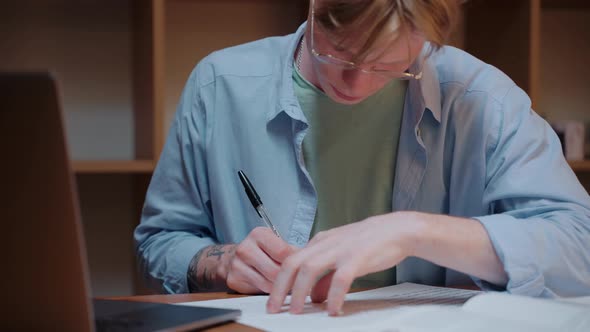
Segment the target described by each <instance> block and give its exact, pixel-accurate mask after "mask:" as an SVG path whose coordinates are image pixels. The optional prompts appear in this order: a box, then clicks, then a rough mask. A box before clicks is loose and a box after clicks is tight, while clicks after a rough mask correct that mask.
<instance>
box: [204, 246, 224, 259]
mask: <svg viewBox="0 0 590 332" xmlns="http://www.w3.org/2000/svg"><path fill="white" fill-rule="evenodd" d="M224 253H225V251H224V250H223V245H221V244H216V245H213V246H211V247H209V250H207V257H211V256H217V260H220V259H221V256H222V255H223V254H224Z"/></svg>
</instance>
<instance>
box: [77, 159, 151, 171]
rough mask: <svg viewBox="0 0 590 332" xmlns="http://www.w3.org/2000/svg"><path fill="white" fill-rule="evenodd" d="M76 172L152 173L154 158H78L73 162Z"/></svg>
mask: <svg viewBox="0 0 590 332" xmlns="http://www.w3.org/2000/svg"><path fill="white" fill-rule="evenodd" d="M72 167H73V169H74V172H75V173H76V174H127V173H151V172H152V171H153V170H154V161H152V160H76V161H73V162H72Z"/></svg>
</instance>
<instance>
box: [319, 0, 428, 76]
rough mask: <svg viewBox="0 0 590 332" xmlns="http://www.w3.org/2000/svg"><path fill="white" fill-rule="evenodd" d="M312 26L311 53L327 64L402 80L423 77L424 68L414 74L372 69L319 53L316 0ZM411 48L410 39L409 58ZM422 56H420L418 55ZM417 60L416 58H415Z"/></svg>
mask: <svg viewBox="0 0 590 332" xmlns="http://www.w3.org/2000/svg"><path fill="white" fill-rule="evenodd" d="M310 21H311V22H310V26H311V30H310V34H311V43H310V51H311V54H312V55H313V56H314V58H316V59H317V60H318V61H319V62H322V63H325V64H330V65H334V66H338V67H341V68H344V69H346V70H352V69H354V70H358V71H360V72H362V73H365V74H370V75H382V76H386V77H389V78H395V79H400V80H411V79H415V80H419V79H421V78H422V70H420V72H418V73H416V74H413V73H410V72H408V71H405V72H395V71H391V70H379V69H376V70H372V69H365V68H363V67H362V66H361V65H359V64H357V63H354V62H352V61H347V60H344V59H340V58H338V57H336V56H333V55H332V54H327V53H326V54H323V53H319V52H317V51H316V49H315V40H314V39H315V38H314V35H315V27H314V25H315V0H311V17H310ZM411 52H412V51H411V48H410V47H409V41H408V59H411V57H412V54H411ZM418 57H420V56H418ZM414 61H416V60H414Z"/></svg>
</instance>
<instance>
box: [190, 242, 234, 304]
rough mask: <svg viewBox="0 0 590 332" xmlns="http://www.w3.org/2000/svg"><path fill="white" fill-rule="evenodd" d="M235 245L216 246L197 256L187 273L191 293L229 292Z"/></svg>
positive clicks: (209, 247)
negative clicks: (230, 266)
mask: <svg viewBox="0 0 590 332" xmlns="http://www.w3.org/2000/svg"><path fill="white" fill-rule="evenodd" d="M235 250H236V245H235V244H227V245H220V244H215V245H211V246H208V247H205V248H203V249H201V250H200V251H199V252H198V253H196V254H195V256H194V257H193V259H192V260H191V263H190V265H189V269H188V272H187V280H188V287H189V290H190V292H192V293H194V292H214V291H227V290H228V287H227V282H226V279H227V273H228V266H229V263H230V260H231V257H232V256H233V254H234V252H235Z"/></svg>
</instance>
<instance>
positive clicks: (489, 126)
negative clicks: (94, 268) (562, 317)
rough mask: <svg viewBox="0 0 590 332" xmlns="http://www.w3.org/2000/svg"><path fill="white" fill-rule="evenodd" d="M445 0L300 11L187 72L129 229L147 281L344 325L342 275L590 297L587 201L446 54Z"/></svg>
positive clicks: (487, 89) (495, 75)
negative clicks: (294, 26) (244, 179)
mask: <svg viewBox="0 0 590 332" xmlns="http://www.w3.org/2000/svg"><path fill="white" fill-rule="evenodd" d="M456 6H457V4H456V3H455V1H453V0H434V1H420V0H414V1H412V0H372V1H369V0H366V1H360V0H358V1H352V0H315V1H313V0H312V1H311V3H310V7H311V10H310V16H309V19H308V24H306V25H303V26H302V27H301V28H300V29H299V30H298V31H297V32H296V33H295V34H294V35H290V36H286V37H280V38H269V39H264V40H261V41H257V42H254V43H250V44H246V45H241V46H238V47H234V48H230V49H226V50H222V51H219V52H215V53H213V54H211V55H210V56H209V57H207V58H206V59H204V60H203V61H202V62H201V63H200V64H199V65H197V67H196V69H195V70H194V72H193V73H192V74H191V76H190V78H189V81H188V83H187V85H186V88H185V91H184V93H183V96H182V99H181V103H180V105H179V108H178V111H177V115H176V118H175V121H174V124H173V127H172V129H171V132H170V135H169V137H168V141H167V143H166V146H165V148H164V151H163V154H162V156H161V158H160V161H159V164H158V167H157V169H156V171H155V173H154V176H153V179H152V183H151V184H150V188H149V191H148V194H147V197H146V203H145V207H144V211H143V216H142V222H141V224H140V225H139V226H138V227H137V229H136V232H135V239H136V242H137V250H138V256H139V259H140V262H141V266H142V268H143V272H144V273H145V275H146V276H147V277H148V279H149V280H151V281H153V282H155V284H156V285H157V286H159V287H161V288H162V289H163V290H164V291H167V292H174V293H180V292H187V291H189V290H190V291H207V290H219V289H232V290H234V291H237V292H241V293H248V294H252V293H260V292H264V293H270V299H269V301H268V311H269V312H277V311H278V310H279V309H280V306H281V304H282V303H283V301H284V298H285V296H286V295H287V293H288V292H289V291H291V292H292V300H291V305H290V311H291V312H292V313H299V312H301V310H302V308H303V301H304V298H305V296H306V295H308V294H310V293H311V295H312V299H313V300H314V301H324V300H326V299H327V301H328V306H327V308H328V310H329V312H330V313H331V314H337V313H338V312H339V310H340V308H341V305H342V302H343V299H344V295H345V294H346V292H347V291H348V290H349V289H350V287H351V285H352V283H353V281H355V280H356V285H357V286H361V287H376V286H384V285H389V284H394V283H400V282H404V281H413V282H421V283H428V284H437V285H453V284H455V285H456V284H465V283H467V281H469V280H470V279H472V280H474V281H475V282H476V283H477V284H478V285H479V286H480V287H482V288H485V289H506V290H508V291H510V292H513V293H518V294H526V295H531V296H555V295H584V294H590V218H589V217H590V198H589V196H588V194H587V193H586V192H585V190H584V189H583V188H582V187H581V185H580V184H579V182H578V181H577V179H576V177H575V175H574V174H573V172H572V171H571V169H570V168H569V167H568V165H567V163H566V161H565V160H564V158H563V155H562V153H561V148H560V145H559V141H558V139H557V137H556V136H555V135H554V134H553V132H552V130H551V129H550V127H549V126H548V125H547V124H546V123H545V122H544V121H543V120H542V119H541V118H540V117H539V116H537V115H536V114H535V113H534V112H533V111H532V110H531V108H530V106H531V105H530V100H529V98H528V97H527V96H526V94H525V93H524V92H523V91H522V90H521V89H519V88H518V87H517V86H515V84H514V83H513V82H512V81H511V80H510V79H509V78H508V77H506V76H505V75H504V74H502V73H501V72H500V71H498V70H497V69H495V68H493V67H491V66H489V65H486V64H485V63H482V62H481V61H479V60H477V59H475V58H473V57H472V56H470V55H468V54H466V53H464V52H462V51H460V50H457V49H454V48H450V47H441V45H442V44H443V42H444V39H445V37H446V36H447V35H448V33H449V31H450V29H451V26H452V23H453V21H454V13H455V11H456ZM238 170H244V172H245V173H246V174H247V175H248V176H249V178H250V180H251V181H252V182H253V184H254V186H255V187H256V189H257V191H258V193H259V194H260V196H261V198H262V200H263V201H264V203H265V206H266V208H267V209H268V210H269V214H270V217H271V219H272V221H273V223H274V224H275V226H276V227H277V229H278V231H279V233H280V234H281V236H282V237H281V238H279V237H277V236H275V235H274V234H273V232H272V231H271V230H270V229H268V228H264V227H257V226H259V225H261V223H260V219H259V218H258V216H257V214H256V212H255V210H254V209H253V208H252V206H251V205H250V202H249V201H248V199H247V197H246V195H245V193H244V191H243V189H242V186H241V184H240V182H239V179H238V176H237V171H238ZM310 238H311V240H309V239H310Z"/></svg>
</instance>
